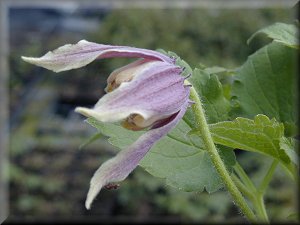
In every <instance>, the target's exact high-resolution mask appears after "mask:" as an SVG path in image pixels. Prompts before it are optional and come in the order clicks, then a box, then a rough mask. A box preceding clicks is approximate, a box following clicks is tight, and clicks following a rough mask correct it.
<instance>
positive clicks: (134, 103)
mask: <svg viewBox="0 0 300 225" xmlns="http://www.w3.org/2000/svg"><path fill="white" fill-rule="evenodd" d="M181 72H182V70H181V68H179V67H177V66H175V65H172V64H169V63H165V62H161V61H153V62H152V63H150V65H149V66H148V67H147V69H145V70H143V71H141V73H140V74H138V75H137V76H135V77H134V79H133V80H132V81H130V82H126V83H122V84H121V86H120V87H119V88H117V89H116V90H114V91H112V92H110V93H108V94H106V95H105V96H103V97H102V98H101V99H100V100H99V101H98V103H97V104H96V105H95V107H94V109H87V108H82V107H78V108H76V112H79V113H82V114H84V115H86V116H92V117H94V118H95V119H97V120H100V121H102V122H116V121H120V120H123V119H125V118H127V117H128V116H129V115H131V114H139V115H141V116H142V117H143V118H144V119H145V120H148V119H153V121H155V120H156V119H160V118H165V117H166V116H169V115H172V114H174V113H175V112H178V111H179V110H180V108H181V106H182V105H183V104H184V102H185V100H186V98H187V97H188V96H189V91H188V88H187V87H186V86H184V78H183V77H182V76H180V75H179V74H180V73H181ZM156 116H157V117H158V118H155V117H156Z"/></svg>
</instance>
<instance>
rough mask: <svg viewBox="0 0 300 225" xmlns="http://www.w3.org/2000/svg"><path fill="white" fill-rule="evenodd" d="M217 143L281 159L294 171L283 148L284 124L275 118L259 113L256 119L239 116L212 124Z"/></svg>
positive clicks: (212, 131)
mask: <svg viewBox="0 0 300 225" xmlns="http://www.w3.org/2000/svg"><path fill="white" fill-rule="evenodd" d="M210 131H211V134H212V137H213V140H214V142H215V143H218V144H221V145H225V146H228V147H231V148H237V149H242V150H247V151H252V152H258V153H262V154H265V155H268V156H271V157H273V158H275V159H277V160H279V161H280V162H281V163H282V164H283V165H284V166H286V167H287V168H288V169H289V170H290V171H291V172H292V173H293V171H292V167H291V166H290V162H291V160H293V159H291V158H290V156H289V154H287V153H286V151H284V150H283V149H281V145H280V142H281V140H282V138H283V137H284V126H283V124H282V123H278V122H277V121H276V120H275V119H272V120H270V119H269V118H268V117H267V116H265V115H257V116H255V118H254V120H250V119H247V118H241V117H238V118H236V119H235V120H234V121H225V122H219V123H215V124H210Z"/></svg>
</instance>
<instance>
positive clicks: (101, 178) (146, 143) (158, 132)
mask: <svg viewBox="0 0 300 225" xmlns="http://www.w3.org/2000/svg"><path fill="white" fill-rule="evenodd" d="M188 105H189V102H188V98H186V99H185V103H184V104H183V105H182V106H181V110H180V111H179V112H178V113H177V114H175V115H174V116H173V118H172V120H171V121H170V122H169V123H167V124H165V125H164V126H162V127H159V128H156V129H153V130H149V131H148V132H147V133H145V134H144V135H142V136H141V137H139V139H138V140H137V141H136V142H134V143H133V144H132V145H130V146H129V147H128V148H126V149H124V150H122V151H120V152H119V153H118V154H117V155H116V156H115V157H114V158H112V159H110V160H108V161H106V162H105V163H103V164H102V165H101V167H100V168H99V169H98V170H97V171H96V172H95V174H94V176H93V178H92V180H91V184H90V189H89V192H88V195H87V199H86V202H85V206H86V208H87V209H90V207H91V203H92V201H93V200H94V198H95V197H96V195H97V194H98V193H99V192H100V190H101V189H102V187H103V186H105V185H107V184H110V183H114V182H120V181H123V180H124V179H125V178H126V177H127V176H128V175H129V174H130V173H131V172H132V171H133V170H134V169H135V168H136V167H137V166H138V164H139V162H140V161H141V160H142V159H143V157H144V156H145V155H146V154H147V152H148V151H149V150H150V148H151V147H152V146H153V145H154V144H155V142H157V141H158V140H159V139H160V138H162V137H163V136H165V135H166V134H167V133H168V132H169V131H170V130H171V129H172V128H173V127H175V126H176V125H177V123H178V122H179V120H180V119H181V118H182V117H183V115H184V113H185V111H186V109H187V107H188Z"/></svg>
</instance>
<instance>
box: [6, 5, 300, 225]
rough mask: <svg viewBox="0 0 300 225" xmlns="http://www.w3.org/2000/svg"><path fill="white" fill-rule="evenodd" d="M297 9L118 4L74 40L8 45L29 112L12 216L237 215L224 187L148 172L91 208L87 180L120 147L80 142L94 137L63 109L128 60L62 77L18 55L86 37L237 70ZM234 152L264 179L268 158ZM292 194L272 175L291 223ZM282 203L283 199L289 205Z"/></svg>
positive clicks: (15, 88)
mask: <svg viewBox="0 0 300 225" xmlns="http://www.w3.org/2000/svg"><path fill="white" fill-rule="evenodd" d="M291 15H292V14H291V10H288V9H285V10H284V9H262V10H250V9H247V10H240V9H237V10H228V9H188V10H181V9H157V10H154V9H150V10H148V9H131V10H129V9H122V10H112V11H111V12H108V13H107V15H106V16H105V17H104V18H103V15H101V23H100V26H99V29H98V30H95V31H94V32H93V33H92V34H89V35H84V36H83V37H82V36H80V37H77V36H74V35H72V34H70V33H68V34H64V33H61V34H59V35H52V36H49V37H47V39H43V41H36V39H35V38H37V37H34V38H31V39H30V41H29V43H30V46H20V47H18V48H17V47H15V48H12V52H11V55H10V69H11V70H10V71H11V76H10V88H11V93H12V94H11V108H12V112H13V111H14V110H15V109H18V110H21V109H22V113H23V114H22V116H21V119H20V120H19V124H17V125H15V126H14V127H15V128H14V129H13V130H12V135H11V162H12V164H11V171H10V172H11V197H10V200H11V214H12V215H15V216H17V217H20V218H25V217H29V216H32V217H43V218H47V217H48V216H49V217H52V218H53V217H54V216H55V217H71V216H72V217H74V215H77V217H80V216H85V215H88V216H91V215H93V216H96V215H97V216H98V217H99V218H102V219H103V218H104V219H112V218H117V217H118V216H123V217H124V216H126V217H127V218H129V219H130V218H131V219H133V218H138V219H142V220H143V221H145V220H147V219H148V220H151V218H153V217H154V216H157V217H159V218H167V219H166V220H165V221H167V222H168V221H180V220H182V221H209V222H217V221H220V220H224V219H226V221H237V222H241V218H240V217H239V216H238V217H236V215H237V212H236V209H235V208H233V207H231V202H230V198H229V196H228V194H226V193H224V192H218V193H216V194H214V195H213V196H209V195H208V194H206V193H205V192H204V193H184V192H180V191H177V190H175V189H172V188H170V187H168V186H166V185H165V182H164V180H162V179H157V178H153V177H151V176H149V175H148V174H147V173H145V172H144V171H143V170H142V169H138V170H137V171H135V172H134V173H133V174H131V175H130V177H129V179H127V180H126V181H124V182H123V183H122V185H121V188H120V189H118V190H117V191H103V192H102V193H101V195H100V196H99V197H98V201H96V202H95V204H94V207H93V209H92V210H91V211H89V212H87V211H86V210H85V209H84V200H85V196H86V191H87V189H88V186H89V180H90V177H91V176H92V173H93V171H95V170H96V169H97V168H98V167H99V165H100V164H101V163H102V162H104V161H105V160H106V159H107V158H110V157H111V156H112V154H115V152H116V151H115V149H110V148H109V146H108V145H107V144H105V142H103V140H102V141H101V140H98V141H97V142H96V143H93V144H91V145H88V146H87V147H85V148H83V150H80V151H79V150H78V146H80V144H81V143H82V142H83V140H84V139H85V138H86V137H87V136H88V134H86V133H84V131H82V130H79V131H78V132H77V133H76V127H75V126H71V125H70V124H69V123H64V121H68V120H70V118H71V117H72V116H73V114H72V113H70V112H69V111H68V110H70V109H69V108H68V107H66V106H69V105H71V106H73V107H75V105H93V104H94V103H95V102H96V101H97V98H99V97H100V96H101V95H103V93H104V92H103V87H104V86H105V84H104V82H105V79H106V76H107V75H108V74H109V73H110V72H111V71H113V70H114V69H116V68H117V67H120V66H122V65H124V64H125V63H127V61H128V60H126V59H115V60H102V61H97V62H94V63H92V64H91V65H90V66H88V67H86V68H83V69H79V70H72V71H70V72H66V73H63V74H61V75H59V76H56V75H53V74H52V73H51V75H50V73H49V72H46V71H45V70H38V72H37V71H36V70H34V69H35V68H33V67H32V66H30V65H29V64H26V63H24V62H21V61H20V56H21V55H28V56H29V55H31V56H40V55H42V54H44V53H45V52H46V51H48V50H49V49H54V48H56V47H58V46H60V45H63V44H65V43H66V42H69V43H74V42H77V41H79V38H80V39H83V38H84V39H87V40H89V41H94V42H98V43H107V44H116V45H130V46H135V47H142V48H149V49H157V48H162V49H165V50H171V51H173V52H176V53H177V54H178V55H179V56H180V57H181V58H183V59H184V60H186V61H187V62H189V64H190V65H192V66H198V67H199V65H200V64H201V65H203V64H205V65H207V66H214V65H220V66H222V67H226V68H233V67H236V66H237V65H241V64H242V63H243V62H244V61H246V59H247V56H248V55H250V54H251V53H253V52H254V51H256V50H257V49H258V48H260V47H261V46H262V45H263V43H265V39H264V38H261V37H260V36H258V37H257V38H256V39H255V40H253V41H252V42H251V43H250V45H249V46H247V45H246V44H245V43H246V41H247V39H248V38H249V37H250V36H251V34H253V33H254V32H255V31H257V30H258V29H260V28H262V27H265V26H267V25H270V24H273V23H274V22H276V21H281V22H290V19H291ZM99 18H100V17H99ZM102 19H103V20H102ZM24 35H25V34H24ZM31 35H32V37H33V36H34V35H33V34H31ZM22 41H23V40H22ZM206 72H207V73H210V72H209V71H206ZM45 73H47V77H49V78H47V79H44V80H43V82H42V84H43V85H44V86H43V87H41V88H40V89H41V90H35V91H31V92H30V95H28V96H29V97H28V98H29V100H27V101H25V102H22V101H20V99H23V94H24V93H25V92H26V90H28V89H30V88H32V87H34V88H36V87H35V86H32V84H33V83H34V82H33V81H34V80H35V79H36V78H38V77H42V78H43V77H45ZM212 73H215V71H214V72H212ZM226 73H227V71H225V72H224V71H223V74H222V72H221V73H220V74H219V73H218V74H217V75H218V77H219V79H220V81H221V82H222V83H223V84H225V83H226V82H230V80H228V77H227V76H226ZM33 74H34V75H33ZM50 77H51V78H50ZM50 89H51V90H50ZM223 89H224V90H223V91H224V95H225V96H226V93H227V96H229V94H228V93H230V90H229V89H226V86H225V85H224V86H223ZM45 90H49V91H50V92H51V94H49V93H48V94H47V93H46V92H47V91H46V92H45ZM47 96H48V97H47ZM49 96H51V97H49ZM74 96H75V97H74ZM47 98H48V99H47ZM25 100H26V99H25ZM28 102H31V103H30V104H27V103H28ZM20 103H21V104H20ZM65 107H66V108H65ZM17 113H18V112H17ZM12 114H14V113H12ZM70 121H71V124H73V125H74V124H77V125H78V124H81V123H83V122H82V119H81V118H80V119H79V118H77V120H75V121H74V120H70ZM86 127H87V125H86ZM62 128H63V129H62ZM78 134H79V135H78ZM238 158H239V160H240V162H241V164H242V165H243V167H244V168H245V169H246V171H247V172H249V173H250V175H251V176H254V178H257V179H258V180H259V178H260V176H261V175H262V174H263V172H264V171H265V170H266V168H267V167H266V162H268V159H266V158H265V157H253V155H251V154H249V153H242V154H238ZM294 192H295V190H294V188H293V184H292V182H291V181H290V180H289V179H288V178H287V177H286V176H284V175H283V174H282V173H280V172H278V173H276V176H275V178H274V180H273V181H272V183H271V188H270V191H269V192H268V196H267V200H266V201H267V206H268V209H270V217H271V218H273V219H274V221H275V220H276V221H285V220H286V218H285V216H286V215H287V212H290V211H293V210H292V209H293V208H295V204H296V200H295V198H294V196H295V193H294ZM278 202H280V203H281V204H284V205H285V206H286V207H285V210H286V211H285V212H283V211H282V208H279V206H278V204H277V203H278ZM168 219H169V220H168ZM160 221H161V220H160Z"/></svg>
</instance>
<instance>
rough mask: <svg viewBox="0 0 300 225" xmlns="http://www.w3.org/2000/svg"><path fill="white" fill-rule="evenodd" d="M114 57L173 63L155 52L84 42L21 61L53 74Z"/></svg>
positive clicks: (67, 45) (23, 57) (168, 58)
mask: <svg viewBox="0 0 300 225" xmlns="http://www.w3.org/2000/svg"><path fill="white" fill-rule="evenodd" d="M114 57H127V58H128V57H130V58H145V59H152V60H158V61H164V62H168V63H174V60H173V59H171V58H170V57H168V56H166V55H164V54H162V53H159V52H157V51H153V50H148V49H142V48H135V47H128V46H113V45H103V44H97V43H94V42H89V41H86V40H81V41H79V42H78V43H76V44H66V45H64V46H61V47H59V48H57V49H55V50H54V51H49V52H48V53H46V54H45V55H43V56H42V57H39V58H34V57H25V56H22V59H23V60H24V61H26V62H28V63H31V64H34V65H37V66H41V67H44V68H46V69H49V70H52V71H54V72H61V71H66V70H71V69H77V68H80V67H83V66H86V65H87V64H89V63H91V62H92V61H94V60H95V59H97V58H99V59H100V58H114Z"/></svg>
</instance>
